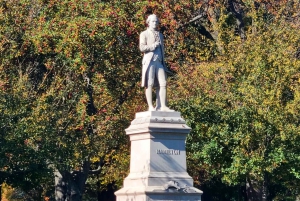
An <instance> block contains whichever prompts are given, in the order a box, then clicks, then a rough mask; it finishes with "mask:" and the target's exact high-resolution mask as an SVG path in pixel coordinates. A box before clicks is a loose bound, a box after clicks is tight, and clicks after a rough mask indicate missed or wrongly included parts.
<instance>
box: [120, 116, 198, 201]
mask: <svg viewBox="0 0 300 201" xmlns="http://www.w3.org/2000/svg"><path fill="white" fill-rule="evenodd" d="M189 131H190V128H189V127H188V126H187V125H186V124H185V121H184V120H183V119H182V118H181V116H180V113H179V112H160V111H152V112H140V113H137V114H136V118H135V119H134V120H133V121H132V122H131V125H130V127H129V128H127V129H126V134H127V135H129V137H130V141H131V153H130V157H131V158H130V173H129V175H128V177H126V178H125V180H124V187H123V188H122V189H120V190H119V191H117V192H116V193H115V195H116V196H117V201H152V200H153V201H154V200H159V201H173V200H174V201H175V200H176V201H187V200H188V201H192V200H193V201H200V200H201V195H202V191H200V190H198V189H196V188H194V187H193V179H192V178H191V177H190V176H189V175H188V173H187V172H186V153H185V140H186V136H187V134H188V133H189Z"/></svg>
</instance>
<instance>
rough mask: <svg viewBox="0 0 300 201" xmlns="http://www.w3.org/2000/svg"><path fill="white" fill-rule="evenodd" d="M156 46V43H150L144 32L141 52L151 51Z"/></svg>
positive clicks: (141, 37)
mask: <svg viewBox="0 0 300 201" xmlns="http://www.w3.org/2000/svg"><path fill="white" fill-rule="evenodd" d="M155 48H156V46H155V44H151V45H148V44H147V38H146V36H145V34H144V33H141V35H140V50H141V52H151V51H154V50H155Z"/></svg>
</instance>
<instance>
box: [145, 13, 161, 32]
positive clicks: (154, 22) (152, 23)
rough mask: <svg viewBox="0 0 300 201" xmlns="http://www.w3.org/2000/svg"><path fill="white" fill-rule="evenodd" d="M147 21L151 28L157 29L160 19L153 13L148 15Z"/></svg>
mask: <svg viewBox="0 0 300 201" xmlns="http://www.w3.org/2000/svg"><path fill="white" fill-rule="evenodd" d="M146 23H147V24H148V27H149V28H150V29H156V28H157V26H158V24H159V19H158V17H157V16H156V15H155V14H151V15H149V16H148V18H147V20H146Z"/></svg>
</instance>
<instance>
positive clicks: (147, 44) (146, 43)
mask: <svg viewBox="0 0 300 201" xmlns="http://www.w3.org/2000/svg"><path fill="white" fill-rule="evenodd" d="M159 37H160V42H161V45H160V46H159V47H158V48H161V52H162V57H163V58H162V60H163V66H164V68H165V70H166V64H165V60H164V42H163V35H162V33H159ZM154 43H155V37H154V34H153V33H152V32H151V31H150V30H149V29H147V30H145V31H143V32H142V33H141V34H140V50H141V52H143V53H144V57H143V61H142V64H143V69H142V84H141V85H142V87H146V86H147V84H146V82H147V80H146V72H147V70H148V68H149V64H150V62H151V60H152V57H153V55H154V53H153V52H154V50H155V48H153V44H154ZM154 86H155V87H156V86H158V83H154Z"/></svg>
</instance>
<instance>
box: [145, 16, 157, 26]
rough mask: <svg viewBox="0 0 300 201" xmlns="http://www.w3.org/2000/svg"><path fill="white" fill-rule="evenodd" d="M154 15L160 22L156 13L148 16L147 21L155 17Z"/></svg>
mask: <svg viewBox="0 0 300 201" xmlns="http://www.w3.org/2000/svg"><path fill="white" fill-rule="evenodd" d="M153 17H155V18H156V19H157V21H158V22H159V19H158V17H157V16H156V15H155V14H151V15H149V16H148V18H147V20H146V23H147V24H149V22H150V19H151V18H153Z"/></svg>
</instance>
